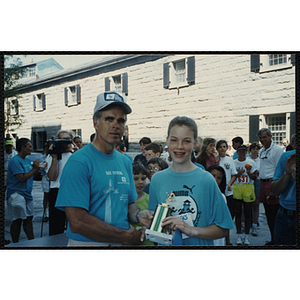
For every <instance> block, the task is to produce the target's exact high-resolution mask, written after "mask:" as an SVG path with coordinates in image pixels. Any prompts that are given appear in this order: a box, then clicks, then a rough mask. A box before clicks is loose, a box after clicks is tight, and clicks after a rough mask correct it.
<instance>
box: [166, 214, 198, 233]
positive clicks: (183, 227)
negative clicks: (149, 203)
mask: <svg viewBox="0 0 300 300" xmlns="http://www.w3.org/2000/svg"><path fill="white" fill-rule="evenodd" d="M162 226H167V229H169V230H173V231H175V230H176V229H179V230H180V231H181V232H182V233H184V234H186V235H187V236H192V233H193V227H191V226H189V225H188V224H187V223H186V222H185V221H183V220H182V219H181V218H180V217H178V216H177V217H167V218H165V219H164V220H163V221H162Z"/></svg>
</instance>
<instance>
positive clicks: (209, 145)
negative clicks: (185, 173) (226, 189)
mask: <svg viewBox="0 0 300 300" xmlns="http://www.w3.org/2000/svg"><path fill="white" fill-rule="evenodd" d="M219 162H220V157H219V153H218V151H217V150H216V140H215V139H213V138H205V139H204V140H203V146H202V149H201V151H200V154H199V155H198V157H197V158H196V163H198V164H200V165H202V166H203V167H204V168H205V170H207V169H208V168H209V167H210V166H212V165H216V164H219Z"/></svg>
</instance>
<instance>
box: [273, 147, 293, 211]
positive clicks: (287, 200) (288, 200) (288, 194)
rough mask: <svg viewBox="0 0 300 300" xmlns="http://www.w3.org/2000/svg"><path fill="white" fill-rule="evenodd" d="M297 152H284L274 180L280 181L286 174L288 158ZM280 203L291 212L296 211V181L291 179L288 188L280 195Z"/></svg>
mask: <svg viewBox="0 0 300 300" xmlns="http://www.w3.org/2000/svg"><path fill="white" fill-rule="evenodd" d="M295 152H296V150H291V151H287V152H284V153H283V154H282V155H281V156H280V159H279V161H278V163H277V166H276V169H275V173H274V176H273V180H277V179H280V178H281V176H282V175H283V174H284V172H285V164H286V162H287V160H288V158H289V157H290V156H291V155H292V154H294V153H295ZM279 203H280V205H281V206H282V207H284V208H285V209H289V210H296V181H295V180H294V179H293V178H292V177H291V178H290V181H289V184H288V186H287V188H286V189H285V190H284V192H283V193H282V194H280V195H279Z"/></svg>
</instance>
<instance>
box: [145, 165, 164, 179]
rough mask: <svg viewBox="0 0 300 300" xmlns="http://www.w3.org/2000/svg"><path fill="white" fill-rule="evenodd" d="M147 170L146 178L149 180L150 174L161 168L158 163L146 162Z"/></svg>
mask: <svg viewBox="0 0 300 300" xmlns="http://www.w3.org/2000/svg"><path fill="white" fill-rule="evenodd" d="M147 170H148V178H149V179H150V180H151V178H152V176H153V175H154V174H155V173H157V172H159V171H161V168H160V166H159V165H158V164H148V166H147Z"/></svg>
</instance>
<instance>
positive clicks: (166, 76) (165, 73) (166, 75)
mask: <svg viewBox="0 0 300 300" xmlns="http://www.w3.org/2000/svg"><path fill="white" fill-rule="evenodd" d="M163 77H164V88H165V89H168V88H169V83H170V79H169V63H164V69H163Z"/></svg>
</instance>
